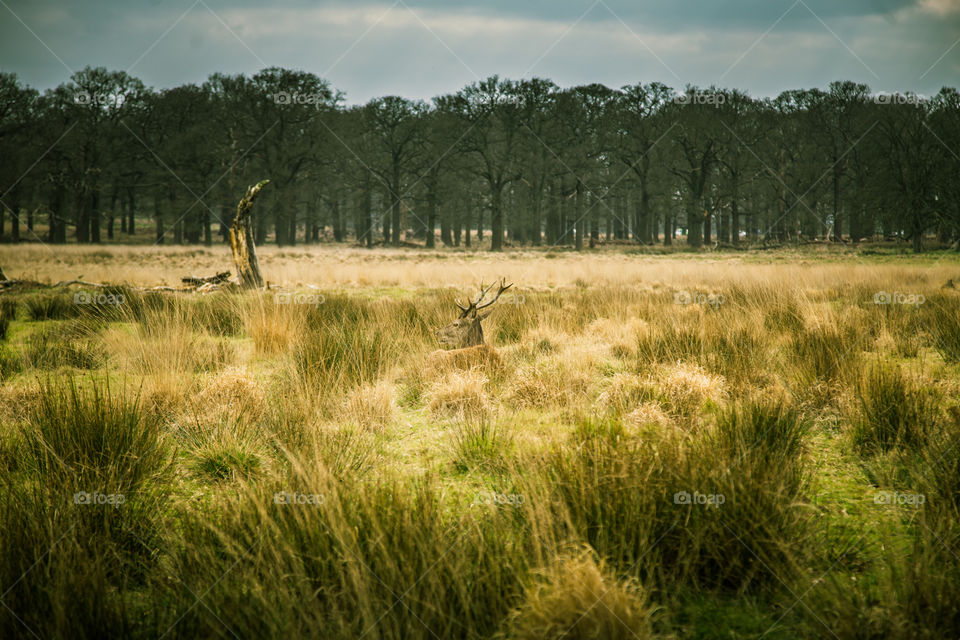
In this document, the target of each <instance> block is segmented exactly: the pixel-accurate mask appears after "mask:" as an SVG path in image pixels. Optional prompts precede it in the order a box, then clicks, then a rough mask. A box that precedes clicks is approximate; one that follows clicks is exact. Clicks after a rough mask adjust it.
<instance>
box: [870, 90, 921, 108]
mask: <svg viewBox="0 0 960 640" xmlns="http://www.w3.org/2000/svg"><path fill="white" fill-rule="evenodd" d="M929 101H930V98H927V97H926V96H918V95H916V94H913V93H878V94H877V95H875V96H873V102H874V103H875V104H900V105H903V104H911V105H914V106H919V105H923V104H926V103H927V102H929Z"/></svg>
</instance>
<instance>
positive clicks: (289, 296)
mask: <svg viewBox="0 0 960 640" xmlns="http://www.w3.org/2000/svg"><path fill="white" fill-rule="evenodd" d="M273 301H274V302H276V303H277V304H312V305H314V306H317V305H321V304H323V303H325V302H326V301H327V299H326V298H325V297H324V295H323V294H322V293H275V294H273Z"/></svg>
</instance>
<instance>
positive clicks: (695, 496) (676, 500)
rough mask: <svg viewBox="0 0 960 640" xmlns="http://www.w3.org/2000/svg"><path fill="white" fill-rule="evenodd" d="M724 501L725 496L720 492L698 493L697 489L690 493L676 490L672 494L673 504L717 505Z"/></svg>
mask: <svg viewBox="0 0 960 640" xmlns="http://www.w3.org/2000/svg"><path fill="white" fill-rule="evenodd" d="M726 501H727V498H726V496H724V495H723V494H722V493H700V492H699V491H694V492H693V493H690V492H689V491H677V492H676V493H675V494H673V504H689V505H694V504H701V505H705V506H710V507H719V506H720V505H722V504H723V503H724V502H726Z"/></svg>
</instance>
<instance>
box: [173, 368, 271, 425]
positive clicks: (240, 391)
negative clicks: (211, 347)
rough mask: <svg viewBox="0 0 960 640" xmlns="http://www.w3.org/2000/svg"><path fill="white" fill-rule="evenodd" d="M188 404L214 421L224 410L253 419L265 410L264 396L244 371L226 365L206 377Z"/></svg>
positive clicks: (261, 415) (247, 372) (265, 401)
mask: <svg viewBox="0 0 960 640" xmlns="http://www.w3.org/2000/svg"><path fill="white" fill-rule="evenodd" d="M191 404H192V405H193V407H194V411H195V413H196V414H197V415H198V416H203V417H204V418H205V419H206V420H207V421H213V420H216V419H217V416H219V415H221V414H225V413H227V414H231V415H243V416H244V417H245V418H246V419H248V420H252V421H257V420H259V419H260V418H262V417H263V415H264V414H265V413H266V410H267V397H266V393H265V392H264V389H263V387H262V386H261V385H260V383H258V382H257V380H256V379H255V378H254V377H253V375H252V374H251V373H250V372H249V371H248V370H246V369H244V368H241V367H227V368H226V369H224V370H223V371H221V372H219V373H217V374H216V375H214V376H212V377H211V378H210V380H209V381H208V382H207V383H206V384H205V385H204V386H203V387H202V388H201V389H200V391H199V392H198V393H197V394H196V396H195V397H194V398H192V401H191Z"/></svg>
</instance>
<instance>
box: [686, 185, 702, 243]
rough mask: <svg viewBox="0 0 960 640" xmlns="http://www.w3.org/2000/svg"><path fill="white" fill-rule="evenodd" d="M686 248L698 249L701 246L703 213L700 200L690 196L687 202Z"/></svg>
mask: <svg viewBox="0 0 960 640" xmlns="http://www.w3.org/2000/svg"><path fill="white" fill-rule="evenodd" d="M687 246H690V247H693V248H694V249H699V248H700V247H702V246H703V213H702V212H701V209H700V198H697V197H696V196H692V195H691V196H690V197H689V199H688V200H687Z"/></svg>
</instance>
